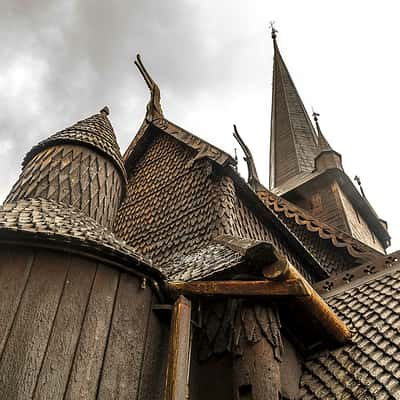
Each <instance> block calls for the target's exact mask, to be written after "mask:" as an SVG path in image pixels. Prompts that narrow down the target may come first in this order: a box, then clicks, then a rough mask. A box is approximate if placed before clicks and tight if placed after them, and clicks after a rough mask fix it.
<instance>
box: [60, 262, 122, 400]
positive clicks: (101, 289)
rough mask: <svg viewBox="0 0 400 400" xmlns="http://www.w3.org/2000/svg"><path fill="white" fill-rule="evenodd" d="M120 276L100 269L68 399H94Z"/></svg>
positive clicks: (91, 296) (87, 314)
mask: <svg viewBox="0 0 400 400" xmlns="http://www.w3.org/2000/svg"><path fill="white" fill-rule="evenodd" d="M118 281H119V272H117V271H115V270H113V269H111V268H107V267H105V266H104V265H99V267H98V270H97V274H96V277H95V280H94V283H93V288H92V293H91V295H90V299H89V304H88V307H87V310H86V315H85V319H84V322H83V326H82V331H81V336H80V339H79V343H78V347H77V350H76V354H75V357H74V361H73V365H72V369H71V373H70V376H69V380H68V385H67V392H66V396H65V399H71V400H76V399H85V400H89V399H94V398H96V393H97V386H98V381H99V377H100V372H101V366H102V364H103V357H104V351H105V348H106V346H107V339H108V335H109V330H110V323H111V318H112V312H113V308H114V301H115V296H116V290H117V286H118Z"/></svg>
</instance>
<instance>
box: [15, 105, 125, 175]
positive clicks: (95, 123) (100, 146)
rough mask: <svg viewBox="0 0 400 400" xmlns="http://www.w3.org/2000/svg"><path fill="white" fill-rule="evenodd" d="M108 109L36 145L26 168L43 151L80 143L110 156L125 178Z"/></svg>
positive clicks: (26, 157)
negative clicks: (53, 147) (50, 147)
mask: <svg viewBox="0 0 400 400" xmlns="http://www.w3.org/2000/svg"><path fill="white" fill-rule="evenodd" d="M108 113H109V111H108V108H107V107H105V108H103V109H102V110H101V111H100V112H99V113H98V114H94V115H92V116H90V117H88V118H86V119H83V120H81V121H78V122H77V123H76V124H74V125H72V126H70V127H69V128H66V129H63V130H61V131H59V132H57V133H55V134H54V135H51V136H50V137H48V138H47V139H44V140H42V141H41V142H39V143H38V144H37V145H35V146H34V147H33V148H32V149H31V150H30V151H29V152H28V153H27V155H26V156H25V158H24V161H23V163H22V166H23V167H24V166H25V165H26V164H27V163H28V162H29V161H30V160H31V159H32V158H33V157H34V156H35V155H36V154H37V153H39V152H40V151H42V150H43V149H45V148H47V147H49V146H52V145H55V144H61V143H78V144H83V145H86V146H89V147H91V148H94V149H95V150H100V151H101V152H102V153H103V154H105V155H106V156H108V157H109V158H110V159H111V160H112V161H113V162H114V163H115V164H116V166H117V167H118V169H119V171H120V173H121V175H122V176H123V177H125V175H126V174H125V168H124V164H123V162H122V156H121V152H120V149H119V146H118V143H117V139H116V137H115V133H114V130H113V128H112V126H111V123H110V121H109V119H108V117H107V115H108Z"/></svg>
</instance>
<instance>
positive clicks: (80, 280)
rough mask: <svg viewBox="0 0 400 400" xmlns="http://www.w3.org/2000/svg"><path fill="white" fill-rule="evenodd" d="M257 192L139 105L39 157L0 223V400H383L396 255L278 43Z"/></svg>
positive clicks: (391, 344) (90, 124)
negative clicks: (310, 110)
mask: <svg viewBox="0 0 400 400" xmlns="http://www.w3.org/2000/svg"><path fill="white" fill-rule="evenodd" d="M272 37H273V45H274V52H275V55H274V72H273V94H272V118H271V154H270V188H269V189H266V188H265V187H264V186H263V185H262V184H261V183H260V181H259V179H258V177H257V172H256V169H255V166H254V163H253V161H252V157H251V153H250V152H249V150H248V148H247V147H246V145H245V144H244V143H243V140H242V139H241V138H240V136H239V134H238V132H237V130H236V129H235V135H236V137H237V139H238V140H239V143H240V144H241V146H242V148H243V150H244V152H245V155H246V161H247V164H248V170H249V178H248V180H247V182H246V181H244V180H243V179H242V178H241V176H240V175H239V174H238V173H237V171H236V167H235V165H236V162H235V160H234V159H233V158H232V157H231V156H229V155H228V154H227V153H225V152H223V151H222V150H220V149H218V148H216V147H215V146H213V145H211V144H209V143H207V142H205V141H204V140H202V139H200V138H199V137H196V136H194V135H193V134H191V133H190V132H187V131H185V130H184V129H182V128H180V127H179V126H177V125H176V124H174V123H172V122H170V121H168V120H167V119H166V118H165V117H164V115H163V112H162V109H161V104H160V91H159V88H158V86H157V84H156V83H155V82H154V81H153V80H152V78H151V77H150V75H149V74H148V72H147V71H146V69H145V67H144V66H143V64H142V62H141V60H140V58H139V57H138V59H137V61H136V64H137V66H138V68H139V70H140V72H141V73H142V75H143V77H144V79H145V81H146V83H147V85H148V87H149V89H150V93H151V99H150V102H149V104H148V106H147V112H146V117H145V120H144V121H143V124H142V126H141V127H140V129H139V131H138V133H137V135H136V136H135V138H134V139H133V141H132V143H131V144H130V146H129V147H128V149H127V151H126V153H125V155H124V156H123V157H122V156H121V154H120V151H119V147H118V144H117V141H116V137H115V134H114V131H113V128H112V126H111V124H110V122H109V120H108V117H107V115H108V114H109V111H108V109H107V108H106V107H105V108H104V109H103V110H101V111H100V113H98V114H95V115H93V116H91V117H89V118H87V119H85V120H83V121H79V122H78V123H77V124H75V125H73V126H72V127H70V128H67V129H65V130H63V131H61V132H58V133H56V134H54V135H52V136H50V137H49V138H48V139H45V140H43V141H42V142H40V143H39V144H38V145H36V146H34V147H33V149H32V150H31V151H30V152H28V154H27V155H26V157H25V159H24V161H23V165H22V173H21V176H20V177H19V179H18V181H17V182H16V184H15V185H14V187H13V188H12V190H11V192H10V194H9V195H8V197H7V199H6V200H5V202H4V204H3V206H2V207H1V208H0V249H1V251H0V260H1V261H0V326H1V328H2V329H0V398H5V399H30V398H33V399H79V398H81V399H91V398H100V399H109V398H110V399H111V398H115V399H154V400H155V399H167V400H172V399H185V398H190V399H199V400H200V399H214V398H215V399H217V398H218V399H237V400H242V399H255V400H259V399H279V398H281V399H322V398H324V399H396V398H399V396H400V384H399V382H400V360H399V354H400V351H399V348H400V339H399V335H398V332H399V329H400V299H399V296H398V293H399V290H400V272H399V266H400V263H399V260H398V256H399V253H392V254H389V255H388V254H386V251H385V250H386V248H387V247H388V246H389V244H390V236H389V234H388V232H387V224H386V223H385V222H384V221H382V220H380V219H379V218H378V217H377V215H376V213H375V211H374V210H373V208H372V207H371V205H370V204H369V202H368V200H367V199H366V198H365V196H363V194H362V193H360V192H359V191H358V190H357V189H356V188H355V186H354V184H353V183H352V181H351V180H350V179H349V178H348V176H347V175H346V173H345V172H344V170H343V166H342V162H341V156H340V154H339V153H338V152H336V151H334V150H333V149H332V148H331V146H330V145H329V143H328V141H327V140H326V138H325V137H324V135H323V133H322V131H321V129H320V127H319V124H318V119H317V115H316V114H315V115H314V118H315V122H316V128H314V126H313V124H312V123H311V120H310V118H309V116H308V114H307V112H306V111H305V108H304V105H303V103H302V101H301V98H300V96H299V94H298V92H297V90H296V87H295V85H294V83H293V80H292V79H291V76H290V74H289V72H288V69H287V67H286V65H285V63H284V61H283V59H282V56H281V54H280V51H279V48H278V45H277V39H276V32H275V31H274V30H273V31H272Z"/></svg>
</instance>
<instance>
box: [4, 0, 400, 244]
mask: <svg viewBox="0 0 400 400" xmlns="http://www.w3.org/2000/svg"><path fill="white" fill-rule="evenodd" d="M397 4H398V3H397V2H395V1H388V0H386V1H382V0H381V1H380V2H376V1H338V0H336V1H331V2H329V3H328V2H321V1H306V0H303V1H283V0H279V1H265V0H264V1H256V0H252V1H248V2H245V1H233V0H229V1H228V0H226V1H221V0H219V1H211V0H207V1H205V0H203V1H189V0H186V1H184V0H168V1H165V0H164V1H162V0H159V1H154V0H143V1H142V0H140V1H139V0H135V1H133V0H129V1H128V0H126V1H103V0H96V1H87V0H63V1H54V0H51V1H50V0H47V1H45V0H41V1H39V0H36V1H33V0H25V1H22V0H1V1H0V38H1V46H0V59H1V63H0V107H1V112H0V156H1V171H2V172H1V174H0V176H1V179H0V200H2V199H4V197H5V195H6V194H7V193H8V191H9V189H10V187H11V185H12V183H13V182H14V181H15V180H16V179H17V177H18V174H19V172H20V163H21V161H22V158H23V156H24V154H25V153H26V152H27V151H28V150H29V149H30V148H31V146H32V145H34V144H35V143H37V142H38V141H39V140H41V139H43V138H45V137H47V136H49V135H50V134H52V133H54V132H56V131H58V130H60V129H62V128H64V127H67V126H69V125H71V124H73V123H74V122H75V121H77V120H79V119H82V118H85V117H87V116H89V115H92V114H94V113H96V112H98V111H99V110H100V109H101V108H102V107H103V106H104V105H108V106H109V107H110V110H111V115H110V119H111V121H112V123H113V126H114V129H115V131H116V134H117V137H118V140H119V144H120V147H121V150H122V151H124V150H125V149H126V147H127V145H128V144H129V142H130V141H131V140H132V138H133V137H134V135H135V133H136V131H137V129H138V128H139V126H140V124H141V122H142V120H143V116H144V113H145V106H146V103H147V101H148V91H147V87H146V86H145V84H144V82H143V80H142V78H141V77H140V75H139V74H138V72H137V71H136V69H135V66H134V64H133V59H134V57H135V54H136V53H140V54H141V55H142V58H143V61H144V63H145V65H146V66H147V68H148V70H149V71H150V73H151V74H152V76H153V78H154V79H155V80H156V81H157V82H158V84H159V86H160V89H161V100H162V105H163V109H164V114H165V116H166V117H167V118H168V119H170V120H171V121H174V122H175V123H177V124H178V125H180V126H182V127H183V128H185V129H187V130H189V131H191V132H193V133H195V134H197V135H199V136H201V137H203V138H204V139H206V140H208V141H210V142H212V143H213V144H215V145H217V146H219V147H221V148H223V149H224V150H226V151H228V152H229V153H231V154H233V149H234V147H236V145H235V143H234V141H233V139H232V124H233V123H236V124H237V125H238V128H239V132H240V133H241V135H242V137H243V138H244V139H245V141H246V142H247V144H248V146H249V147H250V149H251V150H252V151H253V154H254V158H255V160H256V164H257V167H258V172H259V175H260V176H261V178H262V181H263V182H264V183H266V184H267V183H268V167H267V165H268V152H269V147H268V146H269V132H270V105H271V83H272V55H273V49H272V41H271V39H270V34H269V32H268V22H269V21H271V20H275V21H276V28H277V29H278V31H279V36H278V43H279V46H280V49H281V52H282V55H283V57H284V59H285V61H286V64H287V66H288V68H289V70H290V72H291V74H292V77H293V79H294V81H295V84H296V86H297V89H298V90H299V92H300V95H301V97H302V99H303V101H304V103H305V106H306V108H307V109H308V110H309V111H311V107H312V106H313V107H314V108H315V110H317V111H318V112H319V113H320V114H321V117H320V123H321V127H322V129H323V132H324V133H325V136H326V137H327V138H328V140H329V141H330V143H331V145H332V146H333V147H334V148H335V149H336V150H337V151H339V152H340V153H341V154H342V156H343V164H344V167H345V170H346V172H347V173H348V175H349V176H350V177H351V178H353V177H354V175H355V174H358V175H359V176H360V177H361V180H362V183H363V186H364V191H365V192H366V195H367V197H368V199H369V200H370V202H371V203H372V205H373V206H374V207H375V209H376V211H377V213H378V214H379V215H380V216H381V218H383V219H386V220H387V221H388V222H389V228H390V233H391V235H392V237H393V246H392V247H391V250H396V249H399V248H400V217H399V213H398V212H397V203H398V201H399V198H400V189H399V185H398V184H397V179H398V175H397V173H398V172H397V171H398V166H397V165H398V158H399V157H400V156H399V150H398V144H399V135H400V132H399V129H400V128H399V124H398V119H397V117H398V114H399V111H398V107H399V101H398V97H399V95H398V94H399V93H400V77H399V73H398V71H400V55H399V54H400V53H399V50H398V48H399V43H398V42H399V37H400V24H399V23H398V16H399V9H398V6H397ZM241 171H242V174H243V175H246V171H245V168H244V166H243V165H241Z"/></svg>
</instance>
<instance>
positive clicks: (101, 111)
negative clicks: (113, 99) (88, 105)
mask: <svg viewBox="0 0 400 400" xmlns="http://www.w3.org/2000/svg"><path fill="white" fill-rule="evenodd" d="M100 114H105V115H110V109H109V108H108V106H104V107H103V108H102V109H101V110H100Z"/></svg>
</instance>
